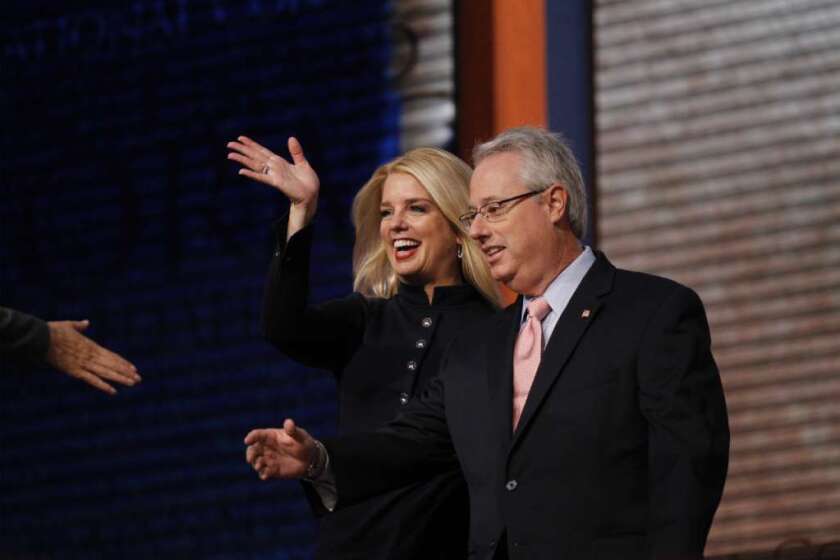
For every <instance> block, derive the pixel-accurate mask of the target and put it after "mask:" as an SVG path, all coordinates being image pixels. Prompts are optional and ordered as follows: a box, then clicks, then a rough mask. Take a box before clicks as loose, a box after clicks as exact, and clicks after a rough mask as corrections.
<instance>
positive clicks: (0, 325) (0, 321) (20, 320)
mask: <svg viewBox="0 0 840 560" xmlns="http://www.w3.org/2000/svg"><path fill="white" fill-rule="evenodd" d="M49 344H50V331H49V328H48V327H47V324H46V323H45V322H44V321H42V320H41V319H38V318H37V317H33V316H32V315H27V314H26V313H21V312H20V311H15V310H14V309H9V308H7V307H0V359H2V360H3V361H4V362H5V361H7V360H8V361H14V362H18V363H30V364H32V363H37V362H40V361H41V360H43V359H44V356H46V354H47V348H48V347H49Z"/></svg>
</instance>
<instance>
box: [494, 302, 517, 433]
mask: <svg viewBox="0 0 840 560" xmlns="http://www.w3.org/2000/svg"><path fill="white" fill-rule="evenodd" d="M521 309H522V297H519V298H517V299H516V302H515V303H513V304H511V305H509V306H508V307H506V308H505V309H504V311H502V312H501V313H500V314H499V315H497V316H496V317H495V320H496V321H498V323H497V325H496V328H494V329H493V330H492V334H491V336H490V340H488V341H487V342H488V344H487V361H486V364H487V383H488V386H489V390H490V407H491V409H490V412H491V415H492V418H493V419H494V421H495V422H496V425H495V426H494V428H495V429H496V430H497V432H498V433H499V434H501V437H502V438H504V439H502V440H501V441H508V440H509V439H510V436H511V430H512V426H513V346H514V344H515V343H516V335H517V334H518V333H519V323H520V313H521Z"/></svg>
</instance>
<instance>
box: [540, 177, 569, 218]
mask: <svg viewBox="0 0 840 560" xmlns="http://www.w3.org/2000/svg"><path fill="white" fill-rule="evenodd" d="M544 196H545V197H546V201H547V202H548V212H549V218H550V219H551V223H552V224H554V225H557V224H559V223H560V222H561V221H563V220H564V219H565V220H567V221H568V219H569V216H568V208H569V193H568V192H567V191H566V187H564V186H563V185H561V184H559V183H558V184H555V185H551V186H550V187H548V188H547V189H546V190H545V193H544Z"/></svg>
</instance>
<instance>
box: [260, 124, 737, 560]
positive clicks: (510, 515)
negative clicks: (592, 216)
mask: <svg viewBox="0 0 840 560" xmlns="http://www.w3.org/2000/svg"><path fill="white" fill-rule="evenodd" d="M474 159H475V162H476V170H475V173H474V174H473V177H472V180H471V182H470V200H471V203H472V205H473V210H472V211H471V212H469V213H467V214H465V215H464V216H463V219H462V221H463V222H464V224H465V225H467V226H469V228H470V234H471V236H472V237H473V239H475V240H476V241H477V242H478V243H479V244H480V246H481V248H482V250H483V251H484V253H485V255H486V256H487V259H488V262H489V264H490V266H491V270H492V273H493V275H494V277H495V278H496V279H497V280H499V281H501V282H504V283H505V284H506V285H507V286H508V287H510V288H511V289H512V290H514V291H515V292H517V293H518V294H520V298H519V299H518V300H517V301H516V303H514V304H513V305H511V306H510V307H508V308H507V309H506V310H505V311H503V312H502V313H500V314H498V315H497V316H496V317H494V318H492V319H491V320H489V321H487V322H485V323H483V324H479V325H476V326H475V328H474V329H472V330H471V331H469V332H465V333H464V334H463V336H461V337H459V338H458V339H457V341H456V343H454V344H453V345H452V347H451V349H450V350H449V352H448V353H447V356H446V358H445V359H444V362H443V365H442V368H441V371H440V375H439V377H438V378H437V379H435V380H433V381H432V382H431V383H430V385H429V387H428V388H427V390H426V391H425V393H424V394H423V395H422V396H421V398H419V399H417V400H416V401H414V402H412V403H409V405H408V406H406V408H405V412H404V413H403V414H401V415H400V416H399V417H398V418H397V419H396V420H395V421H393V422H392V423H390V424H389V425H388V426H387V427H386V428H384V429H382V430H380V431H379V432H377V433H376V434H361V435H358V436H350V437H343V438H340V439H334V440H326V441H324V443H323V444H322V443H321V442H318V441H316V440H313V439H312V438H311V437H310V436H309V435H308V434H307V433H306V432H305V431H304V430H302V429H300V428H297V427H295V426H294V423H293V422H292V421H291V420H287V421H286V422H285V423H284V427H283V429H273V430H272V429H269V430H255V431H253V432H251V433H250V434H249V435H248V437H247V438H246V444H248V445H249V448H248V451H247V458H248V460H249V462H251V464H252V465H253V466H254V468H255V469H257V471H258V472H259V473H260V476H261V477H262V478H268V477H280V478H294V477H300V476H304V475H305V476H307V477H309V478H313V479H315V482H316V487H318V489H319V494H321V496H322V497H324V503H325V504H327V505H328V506H332V505H333V502H332V500H333V499H334V498H336V496H337V499H338V502H337V506H338V507H341V505H342V504H343V503H352V502H353V501H354V500H356V499H359V498H361V497H363V496H365V495H367V494H370V493H375V492H379V491H382V490H385V489H387V488H389V487H391V486H393V485H396V484H403V483H406V482H408V481H411V480H415V479H418V478H422V477H424V476H428V475H429V473H431V472H434V471H435V469H436V468H438V466H439V465H442V464H449V463H450V462H451V461H453V460H456V458H457V461H458V462H459V463H460V466H461V469H462V470H463V473H464V476H465V478H466V480H467V483H468V485H469V493H470V504H471V510H470V516H471V517H470V523H471V524H470V549H471V552H470V558H481V559H488V560H489V559H492V558H495V559H502V558H517V559H518V558H522V559H529V560H534V559H578V558H581V559H583V558H604V559H622V560H626V559H649V558H655V559H684V558H685V559H689V558H691V559H696V558H701V557H702V552H703V548H704V545H705V541H706V536H707V534H708V531H709V527H710V525H711V521H712V517H713V515H714V512H715V510H716V508H717V505H718V503H719V501H720V497H721V493H722V489H723V483H724V479H725V477H726V468H727V458H728V450H729V430H728V424H727V417H726V405H725V402H724V397H723V391H722V388H721V384H720V378H719V375H718V370H717V367H716V366H715V363H714V359H713V358H712V354H711V351H710V338H709V328H708V324H707V322H706V317H705V312H704V310H703V306H702V303H701V302H700V300H699V298H698V297H697V295H696V294H695V293H694V292H693V291H691V290H690V289H688V288H686V287H684V286H681V285H679V284H677V283H675V282H672V281H670V280H666V279H664V278H658V277H655V276H650V275H646V274H641V273H636V272H629V271H625V270H619V269H616V268H615V267H614V266H613V265H612V264H610V262H609V261H608V260H607V258H606V257H605V256H604V255H603V254H600V253H595V252H593V251H592V250H591V249H589V248H588V247H583V246H582V244H581V242H580V240H581V238H582V237H583V232H584V231H585V221H586V199H585V194H584V193H585V191H584V189H583V181H582V179H581V175H580V171H579V168H578V165H577V163H576V162H575V160H574V157H573V155H572V154H571V151H570V150H569V149H568V147H567V146H566V145H565V143H564V142H563V141H562V139H561V138H559V137H558V136H556V135H553V134H550V133H548V132H546V131H544V130H540V129H534V128H520V129H512V130H509V131H507V132H504V133H502V134H501V135H499V136H498V137H497V138H495V139H493V140H491V141H490V142H488V143H486V144H483V145H480V146H478V147H477V148H476V151H475V154H474ZM528 364H531V365H530V366H529V365H528ZM529 368H531V369H529ZM333 489H335V490H336V491H337V495H329V494H330V491H331V490H333Z"/></svg>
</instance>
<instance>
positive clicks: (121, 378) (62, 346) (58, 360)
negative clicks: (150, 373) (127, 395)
mask: <svg viewBox="0 0 840 560" xmlns="http://www.w3.org/2000/svg"><path fill="white" fill-rule="evenodd" d="M89 325H90V322H89V321H50V322H48V323H47V326H48V327H49V329H50V346H49V349H48V350H47V362H48V363H49V364H50V365H51V366H53V367H54V368H56V369H59V370H61V371H63V372H65V373H67V374H68V375H70V376H72V377H75V378H77V379H81V380H82V381H84V382H85V383H87V384H88V385H91V386H93V387H95V388H97V389H99V390H100V391H103V392H105V393H108V394H111V395H113V394H114V393H116V392H117V391H116V389H114V387H113V386H111V385H110V384H109V383H108V381H111V382H113V383H119V384H121V385H129V386H131V385H134V384H135V383H138V382H139V381H140V380H141V379H140V375H138V373H137V368H136V367H134V365H132V364H131V363H130V362H129V361H127V360H125V359H124V358H123V357H122V356H120V355H119V354H115V353H114V352H111V351H110V350H107V349H105V348H103V347H102V346H100V345H98V344H97V343H95V342H94V341H92V340H91V339H89V338H88V337H86V336H85V335H83V334H82V332H83V331H84V330H85V329H87V328H88V326H89Z"/></svg>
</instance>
